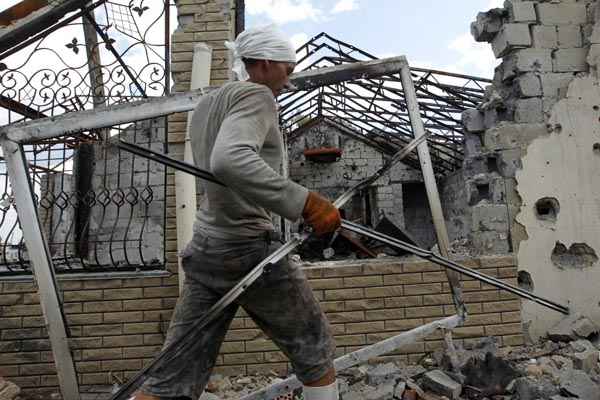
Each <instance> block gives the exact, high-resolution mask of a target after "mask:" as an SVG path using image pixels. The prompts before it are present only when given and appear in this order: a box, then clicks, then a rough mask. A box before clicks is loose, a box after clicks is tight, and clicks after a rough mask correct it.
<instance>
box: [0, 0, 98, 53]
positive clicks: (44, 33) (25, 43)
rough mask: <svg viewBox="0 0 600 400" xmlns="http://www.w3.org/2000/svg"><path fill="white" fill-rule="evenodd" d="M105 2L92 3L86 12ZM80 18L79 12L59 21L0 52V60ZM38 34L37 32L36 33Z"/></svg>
mask: <svg viewBox="0 0 600 400" xmlns="http://www.w3.org/2000/svg"><path fill="white" fill-rule="evenodd" d="M106 1H107V0H98V1H97V2H96V3H94V4H93V5H91V6H89V7H87V10H88V11H92V10H93V9H95V8H96V7H98V6H101V5H102V4H104V3H105V2H106ZM80 17H81V12H79V13H75V14H73V15H71V16H70V17H68V18H66V19H63V20H62V21H60V23H58V24H56V25H54V26H51V27H50V28H48V29H46V30H44V31H42V32H39V33H37V34H36V35H35V36H32V37H30V38H29V39H27V40H25V41H21V42H20V43H19V44H18V45H17V46H14V47H11V48H10V49H9V50H7V51H5V52H4V53H1V50H0V60H2V59H4V58H6V57H8V56H11V55H13V54H15V53H18V52H19V51H20V50H22V49H24V48H25V47H27V46H29V45H30V44H32V43H34V42H37V41H38V40H40V39H42V38H44V37H46V36H48V35H49V34H51V33H52V32H55V31H57V30H58V29H60V28H62V27H63V26H65V25H67V24H69V23H71V22H73V21H75V20H76V19H77V18H80ZM36 32H38V31H36Z"/></svg>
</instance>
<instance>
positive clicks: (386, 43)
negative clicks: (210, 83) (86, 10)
mask: <svg viewBox="0 0 600 400" xmlns="http://www.w3.org/2000/svg"><path fill="white" fill-rule="evenodd" d="M19 1H20V0H1V1H0V3H2V4H0V11H1V10H3V9H6V8H8V7H10V6H12V5H14V4H16V3H18V2H19ZM158 1H161V0H146V2H147V3H148V4H151V3H153V2H158ZM221 1H223V0H221ZM225 1H227V0H225ZM503 3H504V0H457V1H448V0H246V26H247V27H251V26H256V25H263V24H267V23H276V24H278V25H279V26H280V27H281V29H282V30H283V31H284V32H285V33H286V34H288V35H289V36H290V38H292V40H293V42H294V43H295V44H296V45H301V44H302V43H304V42H306V41H307V40H308V39H309V38H310V37H312V36H315V35H317V34H319V33H320V32H326V33H328V34H329V35H331V36H333V37H335V38H337V39H339V40H341V41H343V42H346V43H348V44H352V45H354V46H356V47H358V48H361V49H364V50H365V51H367V52H369V53H371V54H374V55H376V56H378V57H391V56H397V55H404V56H406V57H407V58H408V61H409V62H410V64H411V65H414V66H418V67H423V68H433V69H441V70H446V71H451V72H458V73H465V74H468V75H476V76H481V77H487V78H491V77H492V75H493V70H494V67H495V66H496V65H497V60H496V59H495V58H494V56H493V54H492V51H491V47H490V45H489V44H487V43H477V42H475V41H474V40H473V38H472V36H471V34H470V33H469V26H470V23H471V22H472V21H473V20H474V19H475V16H476V15H477V13H478V12H480V11H486V10H488V9H490V8H493V7H501V6H502V4H503Z"/></svg>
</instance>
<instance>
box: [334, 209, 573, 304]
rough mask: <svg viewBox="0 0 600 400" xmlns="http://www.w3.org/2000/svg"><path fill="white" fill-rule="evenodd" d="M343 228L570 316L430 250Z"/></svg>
mask: <svg viewBox="0 0 600 400" xmlns="http://www.w3.org/2000/svg"><path fill="white" fill-rule="evenodd" d="M342 228H344V229H347V230H349V231H352V232H354V233H358V234H359V235H363V236H367V237H369V238H371V239H375V240H378V241H380V242H382V243H385V244H387V245H389V246H392V247H394V248H397V249H402V250H405V251H408V252H410V253H412V254H414V255H416V256H419V257H421V258H424V259H426V260H428V261H431V262H433V263H435V264H438V265H441V266H443V267H445V268H447V269H449V270H452V271H455V272H457V273H460V274H462V275H465V276H468V277H470V278H473V279H476V280H478V281H481V282H483V283H487V284H488V285H491V286H494V287H497V288H499V289H502V290H505V291H507V292H509V293H512V294H516V295H517V296H519V297H522V298H524V299H527V300H531V301H533V302H535V303H538V304H540V305H542V306H544V307H547V308H550V309H552V310H555V311H558V312H560V313H563V314H566V315H568V314H569V308H568V307H566V306H563V305H561V304H558V303H555V302H553V301H551V300H548V299H545V298H543V297H540V296H538V295H536V294H534V293H531V292H528V291H526V290H523V289H521V288H519V287H516V286H513V285H510V284H508V283H506V282H503V281H501V280H500V279H497V278H494V277H492V276H489V275H486V274H483V273H481V272H478V271H475V270H473V269H471V268H467V267H464V266H462V265H460V264H458V263H456V262H454V261H452V260H449V259H448V258H446V257H441V256H438V255H437V254H435V253H433V252H431V251H429V250H424V249H421V248H420V247H417V246H414V245H412V244H409V243H406V242H403V241H401V240H398V239H396V238H393V237H391V236H387V235H385V234H383V233H380V232H377V231H374V230H372V229H369V228H365V227H364V226H361V225H359V224H356V223H354V222H351V221H346V220H343V221H342Z"/></svg>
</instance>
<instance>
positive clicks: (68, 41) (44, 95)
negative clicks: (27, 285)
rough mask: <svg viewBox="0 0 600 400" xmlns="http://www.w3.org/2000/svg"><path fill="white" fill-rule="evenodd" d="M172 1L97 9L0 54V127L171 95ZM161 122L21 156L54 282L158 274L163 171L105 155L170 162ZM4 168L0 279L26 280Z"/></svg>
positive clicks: (113, 2) (123, 1)
mask: <svg viewBox="0 0 600 400" xmlns="http://www.w3.org/2000/svg"><path fill="white" fill-rule="evenodd" d="M170 7H171V5H170V4H169V2H168V0H164V2H163V1H160V0H158V1H157V0H152V1H149V0H132V1H128V0H110V1H107V0H100V1H95V2H91V3H89V5H88V6H87V7H86V8H84V9H82V10H80V11H78V12H76V13H73V14H71V15H67V16H65V17H64V18H63V19H62V20H61V21H60V22H58V23H57V24H55V25H53V26H48V27H44V29H43V30H42V31H41V32H40V34H38V35H36V36H34V37H32V38H30V39H28V40H26V41H24V42H22V43H21V44H19V45H17V46H15V47H13V48H11V49H9V50H7V51H5V52H4V53H2V54H0V106H1V108H0V125H4V124H8V123H17V122H19V121H21V120H27V119H35V118H40V117H47V116H54V115H57V114H62V113H65V112H70V111H76V110H82V109H92V108H95V107H101V106H109V105H114V104H118V103H122V102H128V101H132V100H137V99H140V98H144V97H150V96H162V95H165V94H168V93H169V87H170V79H169V76H170V72H169V64H170V62H169V52H170V49H169V38H170V21H169V19H170V16H171V13H170ZM166 137H167V121H166V118H161V119H156V120H149V121H142V122H137V123H132V124H128V125H123V126H116V127H110V128H106V129H102V130H98V131H93V132H84V133H76V134H73V135H72V136H69V137H68V138H65V139H64V140H63V139H61V140H60V142H58V141H55V140H51V141H45V142H38V143H30V144H27V145H25V146H24V151H25V153H26V157H27V160H28V163H29V165H28V167H29V172H30V176H31V178H32V182H31V184H32V187H33V190H34V193H35V195H36V200H37V206H38V207H37V209H38V213H39V217H40V220H41V221H42V224H43V226H44V233H45V235H46V236H47V239H48V242H49V246H50V252H51V254H52V257H53V260H54V263H55V266H56V268H57V271H58V272H89V271H107V270H118V271H123V270H128V269H160V268H162V267H163V266H164V260H165V220H166V170H165V168H164V167H163V166H161V165H159V164H157V163H153V162H149V161H148V160H146V159H141V158H140V157H135V156H133V155H131V154H125V153H122V152H120V151H119V150H118V149H117V148H115V147H114V146H111V144H112V143H113V142H114V141H116V140H119V139H121V140H126V141H129V142H132V143H136V144H138V145H140V146H144V147H148V148H150V149H153V150H157V151H160V152H166V150H167V149H166ZM15 206H17V207H18V205H15V204H14V202H13V200H12V191H11V188H10V184H9V182H8V179H7V173H6V166H5V165H4V163H3V162H0V239H1V241H0V275H6V274H25V273H30V265H29V260H28V256H27V253H26V249H25V246H24V244H23V241H22V235H21V229H20V226H19V221H18V218H17V214H16V210H15Z"/></svg>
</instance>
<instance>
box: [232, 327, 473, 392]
mask: <svg viewBox="0 0 600 400" xmlns="http://www.w3.org/2000/svg"><path fill="white" fill-rule="evenodd" d="M461 322H462V318H461V317H460V316H459V315H453V316H451V317H447V318H444V319H441V320H439V321H433V322H430V323H428V324H426V325H422V326H420V327H418V328H415V329H411V330H410V331H407V332H402V333H400V334H399V335H396V336H393V337H391V338H389V339H385V340H382V341H380V342H377V343H374V344H372V345H370V346H367V347H363V348H362V349H360V350H357V351H355V352H352V353H349V354H346V355H344V356H341V357H339V358H336V359H335V361H334V366H335V370H336V372H339V371H343V370H345V369H348V368H350V367H353V366H355V365H359V364H362V363H364V362H367V361H368V360H370V359H372V358H373V357H379V356H381V355H384V354H388V353H390V352H392V351H395V350H398V349H399V348H401V347H402V346H406V345H408V344H411V343H414V342H416V341H417V340H420V339H423V338H425V337H427V336H429V335H431V334H432V333H434V332H435V331H436V330H438V329H454V328H456V327H457V326H459V325H460V324H461ZM300 386H302V383H300V381H299V380H298V379H297V378H296V376H295V375H292V376H290V377H289V378H287V379H285V380H283V381H281V382H278V383H275V384H273V385H271V386H268V387H266V388H264V389H261V390H259V391H256V392H254V393H250V394H248V395H246V396H244V397H241V398H240V399H239V400H270V399H274V398H277V397H278V396H283V395H286V394H288V393H290V392H291V391H292V390H294V389H298V388H299V387H300Z"/></svg>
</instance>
